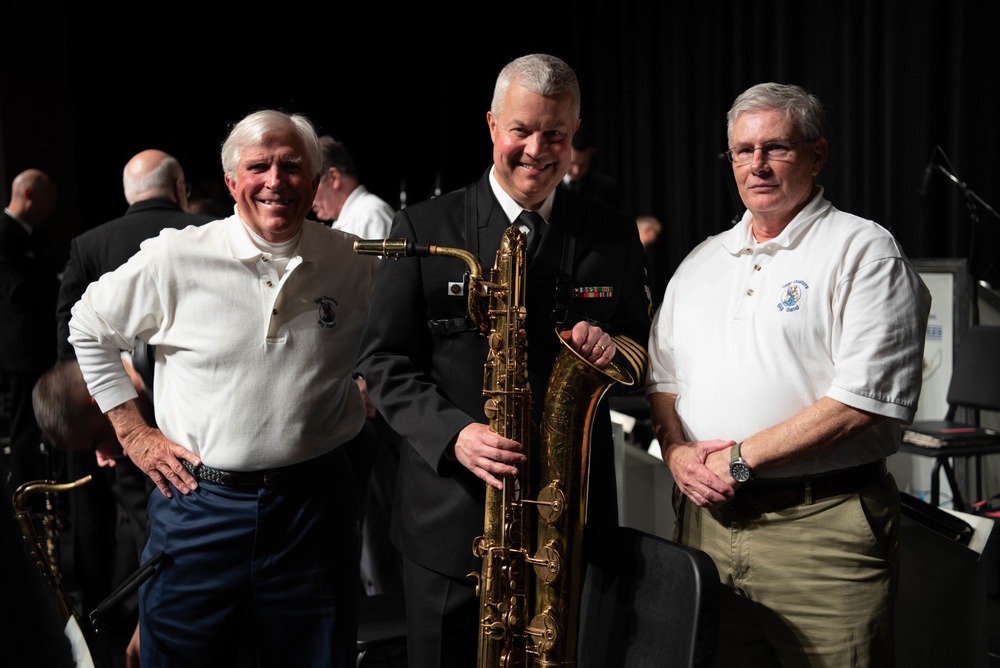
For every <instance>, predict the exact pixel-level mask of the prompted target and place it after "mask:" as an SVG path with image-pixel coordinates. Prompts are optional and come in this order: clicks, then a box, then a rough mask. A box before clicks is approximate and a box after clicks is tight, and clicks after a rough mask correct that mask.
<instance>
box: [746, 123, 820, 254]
mask: <svg viewBox="0 0 1000 668" xmlns="http://www.w3.org/2000/svg"><path fill="white" fill-rule="evenodd" d="M805 140H806V137H803V136H801V133H799V132H797V131H796V129H795V127H794V124H793V123H792V121H791V120H790V119H788V118H786V116H785V114H784V113H782V112H781V111H778V110H767V111H750V112H745V113H743V114H740V115H739V116H738V117H737V118H736V120H735V122H734V123H733V130H732V136H731V138H730V147H736V146H748V147H760V146H764V145H765V144H768V143H769V142H789V141H792V142H798V143H796V144H794V145H793V146H792V150H791V152H790V153H789V155H788V156H786V157H785V158H783V159H782V160H775V159H774V158H769V157H767V156H765V154H764V151H761V150H755V151H754V152H753V158H751V160H750V161H749V162H748V163H746V164H743V165H739V164H733V176H735V177H736V185H737V187H738V188H739V191H740V198H741V199H742V200H743V204H744V205H745V206H746V207H747V209H749V210H750V212H751V213H752V214H753V225H754V230H755V231H762V232H767V234H766V235H765V236H774V235H775V234H777V233H778V232H780V231H781V230H782V229H784V227H785V226H786V225H788V223H789V222H791V220H792V218H794V217H795V215H796V214H797V213H798V212H799V211H801V210H802V208H803V207H805V205H806V204H808V203H809V200H810V199H812V197H813V193H814V188H815V183H816V176H817V175H818V174H819V172H820V170H821V169H823V164H824V163H825V162H826V155H827V143H826V139H824V138H822V137H820V138H819V139H817V140H815V141H811V142H810V141H805Z"/></svg>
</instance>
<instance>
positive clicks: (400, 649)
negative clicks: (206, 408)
mask: <svg viewBox="0 0 1000 668" xmlns="http://www.w3.org/2000/svg"><path fill="white" fill-rule="evenodd" d="M357 668H406V606H405V604H404V599H403V592H401V591H400V592H390V593H387V594H375V595H372V596H364V595H362V597H361V601H360V605H359V608H358V661H357Z"/></svg>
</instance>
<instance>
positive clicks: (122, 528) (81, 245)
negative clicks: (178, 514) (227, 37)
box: [56, 149, 218, 651]
mask: <svg viewBox="0 0 1000 668" xmlns="http://www.w3.org/2000/svg"><path fill="white" fill-rule="evenodd" d="M122 186H123V190H124V194H125V201H126V202H128V205H129V206H128V209H126V211H125V214H124V215H122V216H121V217H119V218H115V219H113V220H110V221H108V222H106V223H103V224H101V225H98V226H97V227H94V228H93V229H90V230H88V231H86V232H84V233H82V234H80V235H79V236H77V237H76V238H75V239H73V240H72V241H71V242H70V247H69V261H68V262H67V263H66V269H65V271H64V272H63V277H62V283H61V285H60V287H59V300H58V306H57V308H56V318H57V321H58V332H57V338H58V355H59V360H60V361H67V360H75V359H76V353H75V351H74V350H73V346H72V345H70V343H69V340H68V338H69V319H70V311H71V309H72V308H73V305H74V304H76V302H77V301H78V300H79V299H80V297H81V296H82V295H83V293H84V291H85V290H86V289H87V286H88V285H90V283H91V282H93V281H96V280H97V279H99V278H100V277H101V276H102V275H103V274H104V273H105V272H109V271H113V270H115V269H117V268H118V267H119V266H120V265H122V264H125V262H127V261H128V259H129V258H130V257H132V256H133V255H134V254H135V253H136V252H137V251H138V250H139V245H140V244H141V243H142V242H143V241H145V240H146V239H148V238H151V237H155V236H157V235H158V234H159V233H160V231H161V230H163V229H165V228H178V229H179V228H184V227H187V226H189V225H201V224H203V223H207V222H209V221H211V220H215V219H217V218H218V216H214V215H207V214H193V213H188V212H187V207H188V194H189V193H188V187H187V182H186V181H185V176H184V170H183V169H182V167H181V164H180V163H179V162H178V161H177V159H176V158H174V157H173V156H171V155H169V154H168V153H165V152H163V151H160V150H157V149H147V150H145V151H141V152H139V153H137V154H136V155H134V156H133V157H132V158H131V159H130V160H129V161H128V162H127V163H126V164H125V168H124V170H123V172H122ZM132 353H133V354H132V362H133V365H134V366H135V368H136V370H137V371H138V372H139V374H140V375H141V376H142V379H143V381H144V383H145V385H146V391H147V393H148V395H149V396H150V397H152V393H153V392H152V382H153V378H152V369H153V359H152V357H151V354H152V352H151V351H150V350H149V349H147V348H146V347H145V345H144V344H142V342H139V346H138V347H137V348H136V349H135V350H133V351H132ZM58 445H59V446H62V447H67V444H64V443H63V444H58ZM66 462H67V464H66V468H67V475H68V478H69V480H77V479H79V478H81V477H83V476H85V475H91V476H93V480H92V482H91V483H90V484H88V485H84V486H83V487H80V488H78V489H75V490H74V493H73V494H72V495H71V497H70V527H69V528H70V530H71V531H72V540H73V563H72V564H71V569H72V570H71V572H72V574H73V575H75V584H76V586H77V587H78V591H79V595H80V596H81V599H82V608H83V612H84V614H85V615H86V614H88V613H89V612H90V611H91V610H93V609H94V608H95V607H97V604H98V603H100V602H101V601H102V600H103V599H104V598H105V597H106V596H108V595H109V594H110V593H111V591H112V590H113V589H114V588H115V587H116V586H117V585H118V584H119V583H120V582H122V581H123V580H124V579H125V578H126V577H128V576H129V575H130V574H131V573H132V572H133V571H134V570H135V569H136V568H138V566H139V556H140V554H141V550H142V546H143V545H144V544H145V538H146V530H147V526H148V519H147V517H146V501H147V499H148V497H149V491H150V486H149V482H148V478H147V477H146V476H145V474H143V473H142V471H140V470H139V468H138V467H137V466H136V465H135V464H134V463H133V462H132V460H130V459H128V458H127V457H121V458H120V459H119V460H118V462H117V465H116V466H114V467H113V468H100V467H98V465H97V458H96V457H95V453H94V452H93V451H80V450H74V449H69V448H67V450H66ZM136 546H138V550H137V549H136ZM135 623H136V601H135V597H134V596H131V597H128V598H126V600H125V601H123V602H122V604H120V605H119V609H118V610H115V611H112V614H111V615H109V619H108V627H109V628H108V630H107V635H108V637H109V638H110V641H111V644H112V645H113V646H115V648H116V651H117V649H118V648H119V647H122V648H123V647H124V644H125V643H127V642H128V640H129V638H130V637H131V634H132V631H133V630H134V628H135ZM88 631H89V629H88ZM89 640H91V641H92V640H93V638H89Z"/></svg>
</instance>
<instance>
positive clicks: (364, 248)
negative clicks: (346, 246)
mask: <svg viewBox="0 0 1000 668" xmlns="http://www.w3.org/2000/svg"><path fill="white" fill-rule="evenodd" d="M354 252H355V253H357V254H358V255H380V256H382V257H426V256H428V255H431V252H430V248H429V247H428V246H426V245H424V244H417V243H414V242H412V241H410V240H409V239H359V240H357V241H355V242H354Z"/></svg>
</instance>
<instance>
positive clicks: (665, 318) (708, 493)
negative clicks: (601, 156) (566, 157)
mask: <svg viewBox="0 0 1000 668" xmlns="http://www.w3.org/2000/svg"><path fill="white" fill-rule="evenodd" d="M728 122H729V126H728V135H729V136H728V139H729V150H728V151H727V155H728V156H729V158H730V160H731V162H732V164H733V175H734V178H735V179H736V184H737V186H738V188H739V191H740V195H741V197H742V199H743V202H744V204H745V205H746V207H747V209H748V210H747V212H746V213H745V214H744V216H743V219H742V220H741V221H740V222H739V223H738V224H737V225H735V226H734V227H733V228H732V229H731V230H729V231H727V232H724V233H722V234H719V235H717V236H714V237H711V238H709V239H707V240H706V241H704V242H703V243H701V244H700V245H699V246H698V247H696V248H695V249H694V250H693V251H692V252H691V253H690V254H689V255H688V257H687V258H686V259H685V260H684V262H683V263H682V264H681V265H680V266H679V267H678V269H677V271H676V272H675V273H674V275H673V277H672V279H671V280H670V283H669V285H668V286H667V289H666V293H665V295H664V299H663V303H662V305H661V306H660V308H659V310H658V312H657V315H656V316H655V317H654V322H653V329H652V330H651V334H650V345H649V350H650V377H649V382H648V385H647V393H648V394H649V397H650V403H651V408H652V414H653V423H654V429H655V432H656V436H657V438H658V440H659V442H660V445H661V448H662V452H663V453H664V460H665V461H666V463H667V464H668V465H669V467H670V471H671V473H672V475H673V477H674V480H675V482H676V486H677V490H678V492H679V493H677V494H675V505H676V506H677V508H676V509H675V510H676V512H677V518H678V519H677V525H676V527H675V537H676V538H677V539H678V540H679V541H681V542H683V543H685V544H688V545H691V546H693V547H697V548H700V549H702V550H704V551H706V552H708V553H709V554H710V555H711V556H712V557H713V559H714V560H715V563H716V566H717V567H718V569H719V573H720V575H721V579H722V583H723V585H724V586H723V588H722V591H723V598H722V607H721V625H720V628H719V651H718V656H717V664H718V665H725V666H737V665H775V666H776V665H784V666H791V665H827V666H890V665H893V647H894V640H893V628H892V614H891V613H892V609H893V603H894V596H895V583H896V575H897V572H898V555H899V518H900V500H899V492H898V490H897V488H896V483H895V481H894V480H893V478H892V475H891V474H888V473H887V472H886V468H885V458H886V457H887V456H889V455H891V454H892V453H894V452H895V451H896V449H897V447H898V429H899V424H900V423H908V422H910V421H912V419H913V417H914V413H915V410H916V406H917V399H918V397H919V394H920V385H921V377H922V375H921V367H922V362H923V347H924V333H925V329H926V325H927V317H928V312H929V308H930V295H929V292H928V291H927V288H926V287H925V286H924V284H923V283H922V282H921V280H920V278H919V276H918V275H917V273H916V272H915V271H914V270H913V268H912V267H911V266H910V264H909V262H908V261H907V259H906V257H905V256H904V254H903V252H902V250H901V249H900V248H899V246H898V244H897V243H896V241H895V240H894V239H893V237H892V235H891V234H890V233H889V232H888V231H886V230H885V229H884V228H882V227H880V226H879V225H877V224H876V223H874V222H872V221H868V220H863V219H861V218H858V217H857V216H853V215H851V214H848V213H844V212H841V211H838V210H837V209H836V208H834V206H833V205H832V204H831V203H830V202H829V201H828V200H827V199H826V198H825V197H824V192H823V188H822V187H820V186H819V185H817V183H816V177H817V175H818V174H819V172H820V170H821V169H822V167H823V164H824V163H825V161H826V157H827V152H828V145H827V141H826V139H825V137H824V136H823V109H822V106H821V104H820V102H819V100H818V99H817V98H816V97H815V96H813V95H811V94H809V93H808V92H807V91H805V90H804V89H802V88H801V87H798V86H788V85H781V84H760V85H757V86H754V87H752V88H750V89H748V90H747V91H746V92H744V93H743V94H742V95H740V96H739V97H738V98H737V99H736V101H735V102H734V104H733V107H732V109H731V110H730V111H729V114H728Z"/></svg>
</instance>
